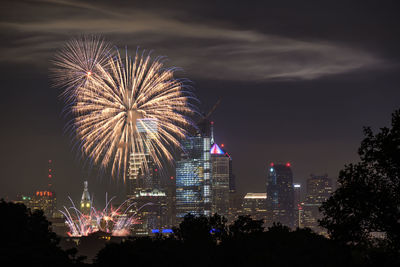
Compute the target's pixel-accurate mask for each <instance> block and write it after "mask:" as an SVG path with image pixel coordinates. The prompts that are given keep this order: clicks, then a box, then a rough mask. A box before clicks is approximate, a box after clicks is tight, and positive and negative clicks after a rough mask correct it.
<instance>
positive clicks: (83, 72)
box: [51, 36, 112, 102]
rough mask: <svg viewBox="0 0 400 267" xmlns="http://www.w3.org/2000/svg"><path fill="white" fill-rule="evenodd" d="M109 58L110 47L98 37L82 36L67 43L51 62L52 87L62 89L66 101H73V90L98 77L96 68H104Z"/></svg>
mask: <svg viewBox="0 0 400 267" xmlns="http://www.w3.org/2000/svg"><path fill="white" fill-rule="evenodd" d="M110 57H112V50H111V46H110V45H109V44H108V43H106V42H104V41H103V40H102V39H101V38H99V37H96V36H83V37H81V38H79V39H73V40H71V41H69V42H68V43H67V44H66V45H65V46H64V47H63V49H61V51H60V52H59V53H57V54H56V56H55V58H54V60H53V64H54V67H53V68H52V69H51V76H52V78H53V81H54V86H56V87H62V88H64V89H65V91H64V93H63V95H64V96H65V97H66V99H67V101H68V102H70V101H73V100H74V97H73V96H74V94H75V90H76V89H78V88H80V87H81V86H83V85H85V84H86V83H87V82H89V81H90V78H91V77H95V76H97V75H99V73H98V68H97V66H102V68H106V66H107V63H108V60H109V58H110Z"/></svg>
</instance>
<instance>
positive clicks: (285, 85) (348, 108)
mask: <svg viewBox="0 0 400 267" xmlns="http://www.w3.org/2000/svg"><path fill="white" fill-rule="evenodd" d="M131 2H135V3H136V4H133V3H131ZM165 2H168V4H165ZM236 2H239V1H210V2H207V1H193V2H191V3H192V4H191V3H189V1H176V2H174V1H158V2H156V1H67V0H65V1H62V0H55V1H50V0H49V1H14V0H12V1H4V0H2V1H1V4H0V5H1V11H0V12H1V14H0V20H1V22H0V32H1V39H0V40H1V42H0V73H1V75H0V79H1V83H0V84H1V92H2V95H1V97H0V113H1V117H0V118H1V133H0V134H1V138H0V142H1V143H0V146H1V154H0V162H1V165H0V169H1V175H2V177H1V179H0V197H5V198H7V197H8V199H9V200H12V199H14V198H15V195H16V194H17V193H25V194H29V193H32V192H33V191H34V190H36V189H40V188H43V187H44V186H45V185H46V183H47V181H46V174H47V173H46V172H47V161H48V159H52V160H53V162H54V164H53V165H54V166H53V167H54V170H55V190H56V192H57V194H58V203H59V205H60V206H61V205H63V204H65V203H66V201H67V195H70V196H72V197H73V198H74V199H75V200H76V201H78V199H79V197H80V195H81V192H82V188H83V181H84V180H86V179H88V180H89V189H90V191H91V192H93V193H94V194H95V197H97V199H98V200H99V201H103V199H104V195H105V191H108V192H109V194H110V195H117V196H119V197H122V196H123V195H124V189H123V188H124V185H123V183H122V182H121V180H120V181H116V180H113V179H111V178H110V176H107V175H103V176H99V175H98V171H97V169H96V168H94V169H92V170H91V171H89V170H88V168H87V167H85V166H84V164H83V161H82V160H80V159H79V157H77V152H76V151H74V150H73V149H72V146H71V143H72V138H71V137H70V136H68V135H67V134H65V133H64V126H65V124H66V122H67V120H68V117H65V116H64V115H63V113H62V110H63V107H64V103H63V100H62V99H61V98H60V94H61V90H60V89H57V88H53V87H52V86H51V80H50V79H49V68H50V67H51V63H50V60H51V59H52V57H53V56H54V53H55V52H56V50H57V49H60V48H61V47H62V46H63V45H64V43H65V42H66V41H68V40H69V39H71V38H72V37H78V36H79V35H81V34H97V35H101V36H103V37H104V38H105V39H106V40H107V41H110V42H111V43H113V44H115V45H117V46H118V47H119V48H121V49H125V46H127V48H128V49H129V50H130V51H132V52H134V51H135V50H136V48H137V47H139V48H140V49H147V50H153V55H165V56H167V57H168V58H169V61H168V64H170V65H171V66H178V67H181V68H182V69H183V70H184V71H182V72H180V73H179V75H180V76H182V77H187V78H189V79H190V80H191V81H192V82H193V86H194V88H195V90H196V94H197V96H198V98H199V99H200V101H201V109H202V110H204V111H207V110H208V109H210V108H211V107H212V106H213V105H214V103H215V102H217V101H218V99H221V104H220V105H219V107H218V108H217V110H216V111H215V112H214V114H213V115H212V120H213V121H214V122H215V139H216V142H217V143H219V144H220V143H223V144H225V148H226V150H227V151H228V152H229V153H230V154H231V156H232V158H233V164H234V173H235V174H236V177H237V186H238V191H239V192H242V193H244V192H263V191H265V171H266V166H267V164H269V162H272V161H273V162H287V161H290V162H291V164H292V169H293V172H294V179H295V181H296V182H304V181H305V179H307V178H308V177H309V175H310V174H311V173H314V174H324V173H327V174H328V175H329V176H330V177H331V178H335V179H336V177H337V176H338V172H339V170H340V169H341V168H343V166H344V164H347V163H351V162H355V161H357V159H358V158H357V148H358V146H359V144H360V141H361V139H362V136H363V135H362V127H363V126H372V127H373V128H374V129H375V130H376V129H379V127H383V126H388V125H389V122H390V114H391V113H392V112H393V111H394V110H395V109H396V108H399V107H400V75H399V71H400V49H399V48H400V17H399V14H400V8H399V6H398V4H397V5H396V2H398V1H366V0H364V1H337V0H336V1H298V0H294V1H257V2H251V1H240V2H239V3H236Z"/></svg>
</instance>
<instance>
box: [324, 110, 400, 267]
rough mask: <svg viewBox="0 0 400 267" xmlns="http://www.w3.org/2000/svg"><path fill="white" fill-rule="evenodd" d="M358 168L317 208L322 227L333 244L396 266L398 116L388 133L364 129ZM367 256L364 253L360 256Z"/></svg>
mask: <svg viewBox="0 0 400 267" xmlns="http://www.w3.org/2000/svg"><path fill="white" fill-rule="evenodd" d="M364 134H365V138H364V140H363V141H362V143H361V146H360V148H359V151H358V154H359V155H360V162H358V163H355V164H349V165H347V166H345V168H344V170H342V171H341V172H340V175H339V180H338V182H339V188H338V189H337V190H336V191H335V192H334V194H333V195H332V197H331V198H329V199H328V200H327V201H326V202H325V203H324V204H323V205H322V207H321V211H322V213H323V215H324V217H323V219H322V220H321V221H320V224H321V226H322V227H325V228H326V229H327V230H328V233H329V234H330V236H331V238H332V239H333V240H336V241H339V242H341V243H344V244H348V245H352V246H356V247H357V248H358V249H361V250H362V249H363V248H364V249H365V248H366V249H367V251H368V253H365V254H366V255H365V256H366V257H368V258H370V259H371V258H375V259H377V260H376V261H377V263H379V264H380V265H382V264H384V262H385V261H387V262H390V264H396V262H397V264H399V266H400V261H399V253H400V110H398V111H396V112H394V113H393V115H392V123H391V128H386V127H385V128H381V129H380V131H379V132H378V133H376V134H374V133H373V131H372V130H371V128H365V129H364ZM364 252H365V251H364Z"/></svg>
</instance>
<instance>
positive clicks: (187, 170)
mask: <svg viewBox="0 0 400 267" xmlns="http://www.w3.org/2000/svg"><path fill="white" fill-rule="evenodd" d="M182 144H183V150H184V153H183V154H182V158H181V160H179V161H178V162H177V163H176V217H177V218H178V220H179V218H183V217H184V216H185V215H186V214H187V213H191V214H194V215H206V216H208V215H210V214H211V198H212V195H211V157H210V148H211V147H210V146H211V140H210V137H208V136H202V135H200V134H198V135H197V136H194V137H188V138H186V139H185V140H184V141H183V142H182Z"/></svg>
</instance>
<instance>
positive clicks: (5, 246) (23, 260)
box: [0, 200, 79, 266]
mask: <svg viewBox="0 0 400 267" xmlns="http://www.w3.org/2000/svg"><path fill="white" fill-rule="evenodd" d="M0 216H1V220H0V238H1V239H0V263H1V265H2V266H70V265H72V264H74V263H79V260H77V259H74V255H75V251H73V250H70V251H64V250H62V249H61V248H60V247H59V246H58V244H59V238H58V237H57V235H56V234H55V233H53V232H52V231H51V230H50V223H49V222H48V221H47V220H46V218H45V217H44V215H43V212H42V211H35V212H31V211H30V210H29V209H27V208H26V207H25V206H24V205H23V204H14V203H11V202H5V201H4V200H0Z"/></svg>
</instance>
